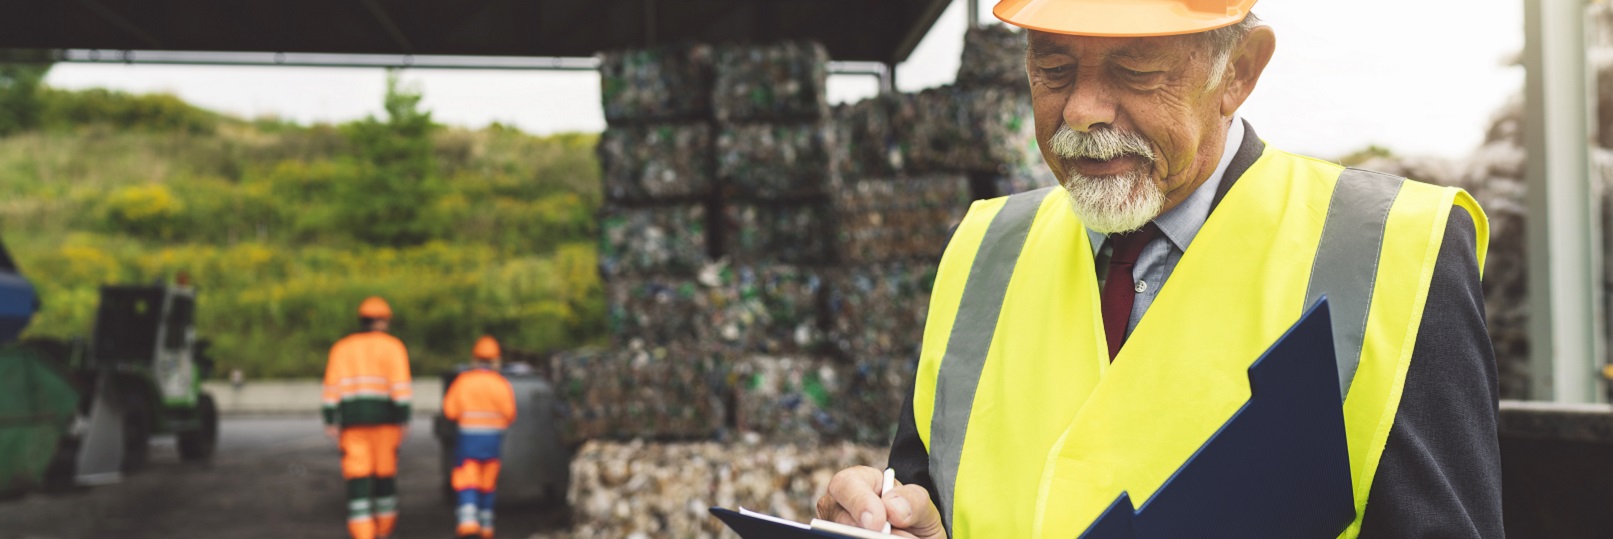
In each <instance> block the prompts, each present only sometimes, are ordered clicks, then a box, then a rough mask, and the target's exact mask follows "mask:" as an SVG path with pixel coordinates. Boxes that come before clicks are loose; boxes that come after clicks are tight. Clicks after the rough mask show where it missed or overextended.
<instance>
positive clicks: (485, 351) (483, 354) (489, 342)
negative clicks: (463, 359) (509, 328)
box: [470, 335, 499, 360]
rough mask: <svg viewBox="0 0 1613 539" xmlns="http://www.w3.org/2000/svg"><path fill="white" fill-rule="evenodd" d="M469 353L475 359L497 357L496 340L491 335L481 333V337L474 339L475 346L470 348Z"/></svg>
mask: <svg viewBox="0 0 1613 539" xmlns="http://www.w3.org/2000/svg"><path fill="white" fill-rule="evenodd" d="M470 355H471V357H474V358H476V359H486V360H493V359H498V356H499V349H498V341H496V340H494V339H493V337H491V336H488V335H483V336H482V338H480V339H476V347H475V348H472V349H471V351H470Z"/></svg>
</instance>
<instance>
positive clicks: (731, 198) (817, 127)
mask: <svg viewBox="0 0 1613 539" xmlns="http://www.w3.org/2000/svg"><path fill="white" fill-rule="evenodd" d="M828 61H829V58H828V53H827V52H825V51H824V49H823V47H822V46H821V45H818V44H816V43H811V42H783V43H778V44H773V45H764V46H730V47H723V48H720V49H719V50H718V52H717V65H716V82H715V83H714V85H713V94H712V104H713V107H714V108H715V110H716V116H717V122H718V123H717V130H718V134H717V176H718V178H719V179H720V181H721V182H722V186H723V193H724V197H725V199H724V206H725V217H726V219H725V222H726V225H725V228H724V238H725V239H726V241H727V244H726V245H725V253H726V254H727V255H728V256H729V257H730V258H731V259H732V260H734V261H735V262H736V263H740V264H775V263H784V264H792V265H804V266H813V265H821V264H824V263H827V262H828V261H829V256H830V254H829V251H828V246H829V240H830V239H832V236H829V235H826V234H824V232H823V231H824V230H827V229H828V228H829V227H830V226H831V225H832V222H830V221H829V220H828V217H829V215H828V213H827V209H828V208H827V206H826V205H825V204H824V200H825V196H826V195H827V194H828V192H829V189H830V187H831V185H832V184H834V183H835V177H836V173H837V172H838V171H837V170H836V167H835V165H834V160H835V157H836V156H834V155H832V152H831V150H832V148H833V133H832V131H831V130H829V129H827V127H828V123H827V120H828V114H829V108H828V104H827V101H826V84H827V81H828V69H827V66H828Z"/></svg>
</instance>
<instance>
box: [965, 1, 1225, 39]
mask: <svg viewBox="0 0 1613 539" xmlns="http://www.w3.org/2000/svg"><path fill="white" fill-rule="evenodd" d="M1255 1H1256V0H1000V1H998V2H997V7H995V8H992V10H991V13H992V14H993V15H996V16H997V18H999V19H1002V20H1003V22H1006V23H1008V24H1012V25H1014V26H1018V27H1021V28H1028V29H1031V30H1040V31H1043V32H1052V33H1055V34H1071V35H1078V36H1108V37H1146V36H1171V35H1178V34H1192V33H1197V32H1204V31H1208V30H1214V29H1216V28H1220V27H1223V26H1231V25H1233V24H1236V23H1237V22H1238V21H1241V20H1243V18H1244V17H1245V16H1247V15H1249V8H1252V7H1254V5H1255Z"/></svg>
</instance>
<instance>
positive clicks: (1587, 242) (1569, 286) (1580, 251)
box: [1524, 0, 1605, 403]
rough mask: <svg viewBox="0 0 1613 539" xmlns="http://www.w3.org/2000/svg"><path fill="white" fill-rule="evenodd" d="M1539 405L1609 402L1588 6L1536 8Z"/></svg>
mask: <svg viewBox="0 0 1613 539" xmlns="http://www.w3.org/2000/svg"><path fill="white" fill-rule="evenodd" d="M1524 9H1525V10H1526V12H1525V14H1524V24H1525V27H1526V34H1525V39H1524V51H1525V52H1524V57H1525V58H1524V61H1525V62H1526V66H1527V68H1528V73H1527V78H1526V80H1527V85H1526V93H1525V102H1526V107H1527V113H1526V114H1525V115H1524V117H1525V118H1528V119H1529V121H1527V122H1524V123H1525V125H1526V127H1525V136H1526V138H1527V150H1528V156H1529V159H1528V189H1529V191H1528V193H1529V194H1528V209H1529V214H1528V215H1529V220H1528V231H1527V236H1526V238H1527V240H1528V243H1527V245H1528V252H1529V349H1530V351H1529V355H1530V358H1529V360H1530V378H1531V383H1530V397H1531V398H1532V399H1535V400H1551V401H1556V402H1564V403H1589V402H1596V401H1598V400H1601V398H1602V396H1601V393H1602V392H1601V391H1599V390H1598V382H1597V377H1596V374H1597V370H1598V369H1597V367H1598V366H1599V365H1600V364H1601V363H1602V362H1603V359H1602V357H1603V349H1604V347H1605V336H1604V335H1603V334H1602V331H1601V328H1602V323H1601V320H1602V312H1601V311H1602V309H1601V302H1602V297H1603V296H1602V257H1601V251H1602V250H1601V229H1602V223H1601V218H1600V216H1601V212H1600V198H1599V197H1600V189H1597V188H1596V186H1595V185H1594V184H1593V178H1592V177H1591V170H1592V168H1591V161H1590V159H1591V156H1590V144H1591V131H1590V121H1589V120H1590V118H1592V117H1594V116H1593V113H1592V108H1591V106H1592V105H1591V100H1590V96H1591V95H1592V93H1591V86H1590V85H1591V81H1590V79H1589V77H1587V75H1586V73H1587V67H1588V66H1587V64H1586V54H1585V52H1586V51H1585V48H1586V45H1585V11H1584V10H1585V2H1583V1H1581V0H1527V2H1525V7H1524Z"/></svg>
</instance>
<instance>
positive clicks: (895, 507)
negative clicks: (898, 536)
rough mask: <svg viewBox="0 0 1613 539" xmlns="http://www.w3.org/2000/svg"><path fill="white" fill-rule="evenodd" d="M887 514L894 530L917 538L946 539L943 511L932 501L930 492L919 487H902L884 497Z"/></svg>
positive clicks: (894, 489) (892, 490)
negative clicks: (932, 538) (942, 520)
mask: <svg viewBox="0 0 1613 539" xmlns="http://www.w3.org/2000/svg"><path fill="white" fill-rule="evenodd" d="M883 498H884V500H883V501H884V506H885V509H886V514H887V515H889V516H890V523H891V527H892V528H896V529H900V530H902V531H905V532H907V533H910V534H913V536H915V537H945V536H946V535H945V534H946V528H944V527H942V526H941V511H940V510H938V509H936V508H935V502H933V501H931V500H930V492H929V491H928V490H925V489H924V487H921V486H918V485H902V486H899V487H896V488H893V489H891V491H890V492H886V493H885V495H884V496H883Z"/></svg>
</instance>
